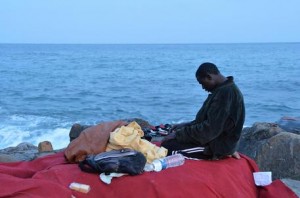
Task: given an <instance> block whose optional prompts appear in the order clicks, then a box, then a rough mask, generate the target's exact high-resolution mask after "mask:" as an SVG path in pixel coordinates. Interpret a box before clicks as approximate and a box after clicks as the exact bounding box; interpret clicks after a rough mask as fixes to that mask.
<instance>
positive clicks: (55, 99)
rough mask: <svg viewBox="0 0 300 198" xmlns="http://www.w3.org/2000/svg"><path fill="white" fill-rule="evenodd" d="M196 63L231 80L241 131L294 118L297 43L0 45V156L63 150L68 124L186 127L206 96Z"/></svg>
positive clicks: (299, 92)
mask: <svg viewBox="0 0 300 198" xmlns="http://www.w3.org/2000/svg"><path fill="white" fill-rule="evenodd" d="M203 62H212V63H215V64H216V65H217V66H218V67H219V69H220V71H221V73H222V74H223V75H225V76H234V79H235V82H236V84H237V85H238V87H239V88H240V90H241V91H242V93H243V95H244V100H245V105H246V120H245V124H244V126H245V127H247V126H252V125H253V124H254V123H255V122H276V121H278V120H279V119H280V118H282V117H284V116H290V117H299V116H300V115H299V114H300V89H299V88H300V43H250V44H78V45H77V44H0V90H1V91H0V149H3V148H6V147H10V146H17V145H18V144H20V143H22V142H28V143H31V144H34V145H38V143H39V142H41V141H46V140H47V141H51V143H52V145H53V147H54V149H60V148H64V147H66V146H67V145H68V144H69V131H70V128H71V126H72V125H73V124H74V123H79V124H82V125H95V124H97V123H101V122H106V121H113V120H119V119H130V118H141V119H144V120H146V121H148V122H149V123H150V124H152V125H159V124H167V123H168V124H174V123H180V122H185V121H191V120H193V119H194V118H195V115H196V113H197V112H198V110H199V108H200V107H201V106H202V103H203V101H204V100H205V99H206V97H207V95H208V93H207V92H205V91H204V90H203V89H202V88H201V86H199V84H198V83H197V81H196V78H195V72H196V70H197V68H198V66H199V65H200V64H201V63H203Z"/></svg>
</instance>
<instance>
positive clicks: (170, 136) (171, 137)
mask: <svg viewBox="0 0 300 198" xmlns="http://www.w3.org/2000/svg"><path fill="white" fill-rule="evenodd" d="M175 136H176V133H175V132H173V133H170V134H169V135H167V136H166V137H165V138H164V139H163V140H162V141H163V142H164V141H167V140H170V139H175Z"/></svg>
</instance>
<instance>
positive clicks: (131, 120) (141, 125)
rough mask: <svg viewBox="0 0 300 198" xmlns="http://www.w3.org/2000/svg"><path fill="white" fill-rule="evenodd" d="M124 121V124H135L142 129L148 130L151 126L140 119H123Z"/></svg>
mask: <svg viewBox="0 0 300 198" xmlns="http://www.w3.org/2000/svg"><path fill="white" fill-rule="evenodd" d="M124 121H126V122H133V121H135V122H137V123H138V124H139V125H140V127H141V128H142V129H143V128H149V127H150V126H151V124H149V122H147V121H146V120H143V119H140V118H130V119H125V120H124Z"/></svg>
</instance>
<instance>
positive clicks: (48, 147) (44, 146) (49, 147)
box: [38, 141, 53, 153]
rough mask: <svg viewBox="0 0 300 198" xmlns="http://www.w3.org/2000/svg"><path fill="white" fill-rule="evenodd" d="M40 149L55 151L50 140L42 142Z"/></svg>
mask: <svg viewBox="0 0 300 198" xmlns="http://www.w3.org/2000/svg"><path fill="white" fill-rule="evenodd" d="M38 151H39V153H41V152H49V151H53V147H52V144H51V142H49V141H44V142H40V143H39V145H38Z"/></svg>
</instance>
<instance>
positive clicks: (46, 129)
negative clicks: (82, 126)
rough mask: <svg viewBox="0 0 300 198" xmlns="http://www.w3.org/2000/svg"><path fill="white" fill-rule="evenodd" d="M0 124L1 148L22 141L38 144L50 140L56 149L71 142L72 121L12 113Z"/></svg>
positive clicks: (12, 145) (15, 144)
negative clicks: (62, 121) (63, 121)
mask: <svg viewBox="0 0 300 198" xmlns="http://www.w3.org/2000/svg"><path fill="white" fill-rule="evenodd" d="M2 121H3V122H2V123H1V124H0V149H3V148H7V147H14V146H17V145H18V144H20V143H22V142H27V143H31V144H33V145H35V146H38V143H39V142H42V141H50V142H51V143H52V146H53V148H54V149H61V148H65V147H66V146H67V145H68V143H69V131H70V127H68V125H70V123H66V122H65V123H61V120H59V119H56V118H52V117H48V116H36V115H10V116H7V117H4V118H3V119H2Z"/></svg>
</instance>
